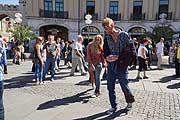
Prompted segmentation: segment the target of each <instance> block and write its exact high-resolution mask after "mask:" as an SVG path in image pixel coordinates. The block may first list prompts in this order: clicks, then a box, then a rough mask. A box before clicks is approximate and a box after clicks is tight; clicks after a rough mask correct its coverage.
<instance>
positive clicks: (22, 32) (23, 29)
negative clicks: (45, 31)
mask: <svg viewBox="0 0 180 120" xmlns="http://www.w3.org/2000/svg"><path fill="white" fill-rule="evenodd" d="M9 32H11V33H12V34H13V37H14V38H15V39H19V40H20V41H22V42H25V41H29V40H31V39H34V38H35V37H36V35H35V34H34V33H33V32H32V30H31V28H30V27H28V26H23V25H17V26H15V27H14V28H13V29H11V30H9Z"/></svg>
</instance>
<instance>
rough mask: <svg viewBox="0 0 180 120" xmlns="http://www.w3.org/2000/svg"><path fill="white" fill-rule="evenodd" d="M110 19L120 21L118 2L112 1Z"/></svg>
mask: <svg viewBox="0 0 180 120" xmlns="http://www.w3.org/2000/svg"><path fill="white" fill-rule="evenodd" d="M109 17H110V18H111V19H113V20H118V17H119V16H118V1H110V3H109Z"/></svg>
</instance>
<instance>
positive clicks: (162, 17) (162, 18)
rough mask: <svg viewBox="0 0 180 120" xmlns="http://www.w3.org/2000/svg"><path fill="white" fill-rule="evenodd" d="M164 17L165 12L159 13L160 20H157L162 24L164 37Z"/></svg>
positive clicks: (165, 15)
mask: <svg viewBox="0 0 180 120" xmlns="http://www.w3.org/2000/svg"><path fill="white" fill-rule="evenodd" d="M166 17H167V14H166V13H161V14H160V15H159V18H160V20H159V24H161V26H162V35H163V37H164V32H165V31H164V26H165V24H166V22H167V20H166Z"/></svg>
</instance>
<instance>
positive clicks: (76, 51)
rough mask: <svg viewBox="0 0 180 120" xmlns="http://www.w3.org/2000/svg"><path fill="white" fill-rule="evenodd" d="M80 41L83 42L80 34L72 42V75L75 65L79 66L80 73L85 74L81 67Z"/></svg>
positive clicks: (71, 74)
mask: <svg viewBox="0 0 180 120" xmlns="http://www.w3.org/2000/svg"><path fill="white" fill-rule="evenodd" d="M82 43H83V37H82V35H78V39H77V41H75V42H74V44H73V48H72V69H71V73H70V76H74V72H75V69H76V66H77V65H78V66H79V70H80V71H81V75H86V72H85V70H84V67H83V61H82V59H83V57H84V54H83V49H82V47H83V46H82Z"/></svg>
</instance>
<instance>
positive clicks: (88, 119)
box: [74, 109, 128, 120]
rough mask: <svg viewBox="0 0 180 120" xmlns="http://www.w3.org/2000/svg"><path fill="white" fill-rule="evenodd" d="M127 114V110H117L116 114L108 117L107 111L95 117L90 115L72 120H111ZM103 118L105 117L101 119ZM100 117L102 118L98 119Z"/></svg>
mask: <svg viewBox="0 0 180 120" xmlns="http://www.w3.org/2000/svg"><path fill="white" fill-rule="evenodd" d="M123 113H124V114H123ZM127 113H128V111H127V109H121V110H118V111H117V112H115V113H113V114H110V115H108V114H107V111H105V112H101V113H97V114H95V115H91V116H88V117H84V118H78V119H74V120H95V119H98V118H99V119H98V120H113V119H115V118H116V117H121V116H125V115H127ZM103 116H106V117H103ZM100 117H103V118H100Z"/></svg>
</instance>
